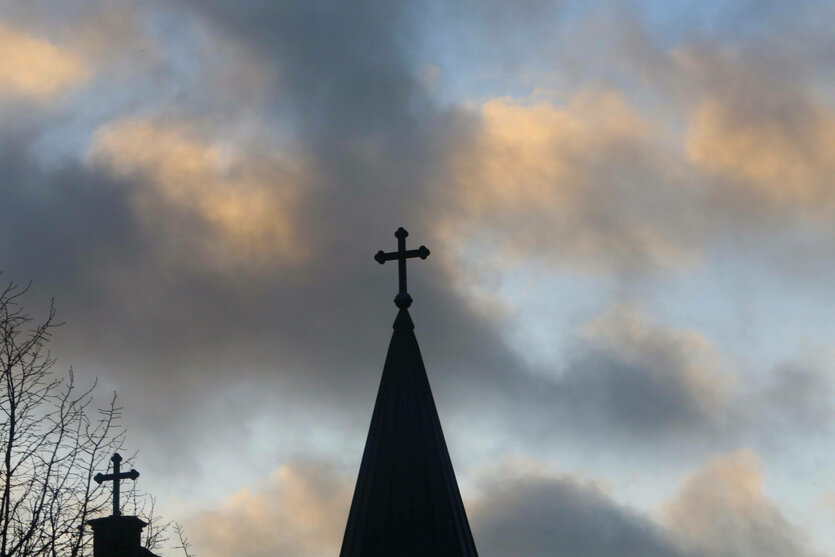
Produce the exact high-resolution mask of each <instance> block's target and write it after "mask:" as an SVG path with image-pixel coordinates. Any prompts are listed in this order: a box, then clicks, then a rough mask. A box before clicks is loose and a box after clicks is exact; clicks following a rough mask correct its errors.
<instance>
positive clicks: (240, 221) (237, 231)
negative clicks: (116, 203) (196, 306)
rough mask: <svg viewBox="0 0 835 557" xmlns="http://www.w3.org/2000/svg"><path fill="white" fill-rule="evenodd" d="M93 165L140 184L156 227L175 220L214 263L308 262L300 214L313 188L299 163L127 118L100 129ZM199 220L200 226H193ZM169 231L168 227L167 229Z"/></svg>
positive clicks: (141, 205) (183, 128)
mask: <svg viewBox="0 0 835 557" xmlns="http://www.w3.org/2000/svg"><path fill="white" fill-rule="evenodd" d="M89 160H90V161H91V162H92V163H94V164H97V165H100V166H103V167H105V168H107V169H109V170H110V171H111V172H113V173H114V174H116V175H118V176H122V177H127V178H134V179H138V180H139V181H141V183H142V187H139V188H138V189H137V191H136V195H135V207H136V209H137V211H138V212H139V214H140V216H141V217H143V218H145V219H146V220H147V221H148V222H149V224H151V225H152V226H162V227H165V226H166V224H165V223H164V222H161V219H160V215H166V216H167V217H169V218H172V219H174V220H175V221H177V224H176V226H174V228H176V230H169V232H172V233H175V234H177V235H178V236H186V237H191V238H193V239H195V240H197V241H198V242H199V241H200V238H201V237H202V233H203V232H204V230H203V229H202V228H203V227H204V228H205V229H207V231H208V232H209V237H208V238H207V239H206V240H205V241H203V242H202V243H201V244H200V245H201V246H202V249H203V250H204V252H205V255H207V256H208V257H209V259H210V261H212V262H213V263H215V264H218V265H220V266H227V265H230V264H231V265H236V264H240V263H246V264H252V265H256V266H257V265H260V264H267V263H270V262H272V261H274V260H276V259H281V260H283V261H285V262H298V261H299V260H301V259H302V258H303V257H304V251H303V250H302V249H301V247H300V244H299V242H298V238H297V236H296V226H297V217H298V215H297V212H298V209H299V206H300V203H301V197H302V193H303V192H302V190H303V189H304V187H305V184H306V183H307V182H308V180H307V175H306V173H305V171H304V169H303V168H302V165H301V164H299V163H298V162H296V161H293V160H289V159H288V158H286V157H282V156H280V155H278V154H268V155H264V156H248V155H246V154H244V153H240V152H237V151H236V150H234V149H232V148H229V147H225V146H222V145H220V144H217V143H212V142H207V141H205V140H203V139H201V138H200V137H198V134H197V132H196V131H195V130H194V129H193V128H191V127H190V126H188V125H187V124H185V123H182V122H165V123H163V122H159V121H154V120H148V119H125V120H119V121H117V122H114V123H111V124H108V125H106V126H104V127H102V128H101V129H99V130H98V131H97V132H96V134H95V137H94V141H93V145H92V147H91V149H90V152H89ZM195 218H196V219H197V223H196V225H195V224H189V223H190V220H193V219H195ZM168 224H169V225H171V223H168Z"/></svg>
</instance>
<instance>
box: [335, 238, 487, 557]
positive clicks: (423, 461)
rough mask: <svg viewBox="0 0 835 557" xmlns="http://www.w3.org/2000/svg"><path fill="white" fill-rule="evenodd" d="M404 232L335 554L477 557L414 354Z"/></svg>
mask: <svg viewBox="0 0 835 557" xmlns="http://www.w3.org/2000/svg"><path fill="white" fill-rule="evenodd" d="M407 235H408V233H407V232H406V231H405V230H404V229H402V228H400V229H398V231H397V233H396V234H395V236H397V239H398V244H399V245H398V247H399V249H398V251H397V252H394V253H390V254H386V253H383V252H382V251H381V252H378V253H377V255H376V256H375V259H376V260H377V261H378V262H380V263H384V262H385V261H388V260H391V259H398V260H399V264H400V273H399V274H400V291H399V292H398V295H397V297H396V298H395V303H396V304H397V306H398V307H399V308H400V309H399V311H398V313H397V318H396V319H395V321H394V333H393V334H392V337H391V343H390V344H389V350H388V355H387V356H386V362H385V365H384V366H383V377H382V379H381V381H380V388H379V390H378V392H377V401H376V403H375V405H374V413H373V415H372V417H371V426H370V428H369V431H368V439H367V440H366V444H365V452H364V453H363V457H362V463H361V465H360V471H359V476H358V478H357V485H356V489H355V490H354V499H353V502H352V503H351V511H350V513H349V515H348V524H347V526H346V528H345V537H344V538H343V541H342V551H341V552H340V557H476V556H477V552H476V548H475V543H474V541H473V536H472V533H471V532H470V526H469V523H468V521H467V514H466V512H465V510H464V504H463V502H462V501H461V494H460V492H459V490H458V482H457V481H456V479H455V472H454V471H453V469H452V462H451V461H450V458H449V452H448V451H447V446H446V442H445V441H444V434H443V431H442V430H441V421H440V419H439V418H438V412H437V409H436V408H435V401H434V399H433V397H432V390H431V389H430V387H429V380H428V378H427V376H426V369H425V367H424V365H423V358H422V357H421V355H420V348H419V347H418V343H417V338H416V337H415V334H414V323H413V322H412V318H411V316H410V315H409V311H408V309H407V308H408V307H409V305H410V303H411V301H412V300H411V297H410V296H409V295H408V293H407V292H406V261H405V260H406V258H408V257H421V258H422V259H425V258H426V256H428V255H429V250H428V249H426V248H425V247H423V246H421V247H420V249H417V250H411V251H406V249H405V238H406V236H407Z"/></svg>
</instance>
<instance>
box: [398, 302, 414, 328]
mask: <svg viewBox="0 0 835 557" xmlns="http://www.w3.org/2000/svg"><path fill="white" fill-rule="evenodd" d="M393 328H394V330H395V331H413V330H414V329H415V324H414V322H413V321H412V316H410V315H409V310H407V309H406V308H400V311H398V312H397V317H396V318H395V319H394V326H393Z"/></svg>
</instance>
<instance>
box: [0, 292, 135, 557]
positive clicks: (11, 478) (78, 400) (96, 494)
mask: <svg viewBox="0 0 835 557" xmlns="http://www.w3.org/2000/svg"><path fill="white" fill-rule="evenodd" d="M28 290H29V287H28V286H26V287H19V286H17V285H15V284H14V283H11V284H9V285H8V286H6V287H5V289H3V290H2V292H0V412H2V413H1V414H0V420H2V421H1V422H0V451H2V454H0V458H2V462H0V489H2V492H1V493H0V557H17V556H26V557H30V556H31V557H35V556H44V557H57V556H61V557H67V556H69V557H83V556H85V555H89V554H90V553H91V539H90V535H89V529H88V527H87V525H86V522H87V520H88V519H90V518H93V517H95V516H102V515H105V514H108V510H109V507H108V503H109V499H108V492H107V490H106V489H102V488H101V487H100V486H98V485H96V484H95V483H94V482H93V481H92V477H93V473H94V471H96V470H100V469H106V467H107V463H108V459H109V458H110V456H111V455H112V454H113V453H114V452H115V451H116V450H118V449H120V448H121V446H122V443H123V440H124V437H125V430H124V428H123V426H122V425H121V423H120V408H119V406H118V405H117V399H116V395H115V393H114V395H113V396H112V397H111V398H110V401H109V403H108V404H107V405H105V406H104V407H103V408H96V407H95V405H94V402H93V393H94V389H95V383H93V384H92V385H90V386H89V387H86V388H79V386H78V385H77V384H76V380H75V375H74V374H73V371H72V369H71V368H70V369H69V370H67V372H66V373H56V372H54V371H53V367H54V365H55V359H54V358H52V356H51V355H50V353H49V350H48V349H47V344H48V342H49V340H50V338H51V336H52V332H53V330H54V329H55V327H58V326H59V325H61V323H59V322H57V321H56V320H55V307H54V301H53V303H51V304H50V307H49V311H48V313H47V315H46V318H45V319H44V320H43V321H41V322H39V323H38V322H35V320H34V319H33V318H32V317H31V316H30V315H29V314H28V313H26V311H25V310H24V309H23V307H22V305H21V298H22V296H23V295H24V294H26V293H27V291H28Z"/></svg>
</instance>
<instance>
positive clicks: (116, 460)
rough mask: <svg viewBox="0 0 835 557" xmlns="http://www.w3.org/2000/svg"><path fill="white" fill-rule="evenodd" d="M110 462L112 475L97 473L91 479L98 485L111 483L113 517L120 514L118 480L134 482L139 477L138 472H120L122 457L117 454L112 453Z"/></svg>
mask: <svg viewBox="0 0 835 557" xmlns="http://www.w3.org/2000/svg"><path fill="white" fill-rule="evenodd" d="M110 460H111V461H112V462H113V473H112V474H102V473H101V472H99V473H98V474H96V475H95V476H94V477H93V479H94V480H95V481H96V483H97V484H99V485H101V483H102V482H106V481H112V482H113V516H119V515H121V514H122V512H121V511H120V510H119V480H135V479H136V478H138V477H139V472H137V471H136V470H133V469H131V471H130V472H120V471H119V464H120V463H121V462H122V456H121V455H120V454H119V453H114V454H113V457H111V459H110Z"/></svg>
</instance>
